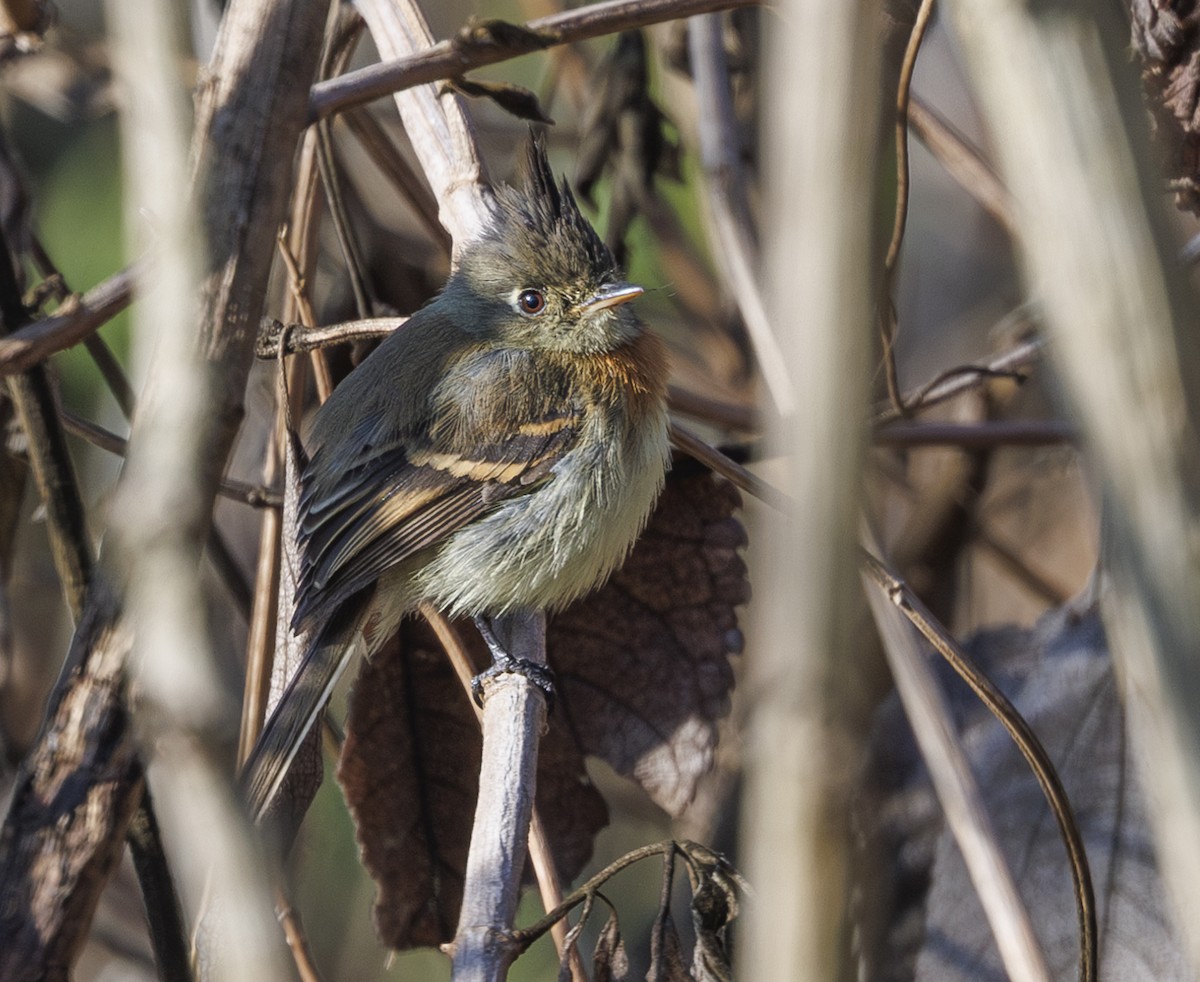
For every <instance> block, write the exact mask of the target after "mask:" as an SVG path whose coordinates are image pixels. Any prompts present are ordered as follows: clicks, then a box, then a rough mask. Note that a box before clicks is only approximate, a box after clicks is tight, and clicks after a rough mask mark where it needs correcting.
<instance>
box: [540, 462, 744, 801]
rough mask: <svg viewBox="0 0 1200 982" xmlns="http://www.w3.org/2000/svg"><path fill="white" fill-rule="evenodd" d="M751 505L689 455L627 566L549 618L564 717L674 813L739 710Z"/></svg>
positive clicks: (594, 750) (588, 745)
mask: <svg viewBox="0 0 1200 982" xmlns="http://www.w3.org/2000/svg"><path fill="white" fill-rule="evenodd" d="M740 503H741V499H740V497H739V495H738V493H737V491H736V490H735V489H734V488H733V486H732V485H730V484H729V483H728V482H727V481H725V480H723V479H720V478H716V477H714V476H713V475H712V474H710V473H709V472H708V471H706V470H704V469H702V468H701V467H699V465H694V464H692V463H690V462H686V461H684V462H680V463H677V464H676V466H675V469H674V470H673V471H672V472H671V475H670V477H669V479H668V481H667V487H666V490H665V491H664V492H663V495H662V498H661V499H660V501H659V504H658V507H657V508H656V509H655V511H654V514H653V515H652V516H651V519H650V522H649V525H648V526H647V528H646V531H645V532H644V533H643V535H642V537H641V539H639V540H638V543H637V545H636V546H634V549H633V551H632V553H630V556H629V559H628V561H627V562H626V563H625V566H624V567H623V568H622V569H621V570H620V571H619V572H617V573H616V574H614V576H613V577H612V579H611V580H610V581H609V582H608V583H607V584H606V585H605V586H603V587H602V588H601V589H599V590H597V591H596V592H594V593H592V594H590V595H589V596H587V597H584V598H583V599H582V600H580V601H579V602H577V603H576V604H574V605H572V606H571V607H570V608H568V609H567V610H565V611H563V612H562V613H561V614H559V615H557V616H555V617H553V618H552V619H551V620H550V623H549V625H548V628H547V648H548V651H549V657H550V662H551V665H552V666H553V668H554V671H555V674H556V676H557V680H558V708H556V710H555V714H554V715H555V716H557V717H559V718H560V719H561V720H562V721H563V722H564V723H565V724H566V725H567V726H568V727H569V728H570V730H571V732H572V733H573V734H574V736H575V738H576V740H577V741H578V743H579V746H580V747H581V748H582V749H583V750H584V751H585V752H586V753H589V754H594V755H595V756H597V757H600V758H601V759H603V760H604V761H606V762H607V763H608V764H609V765H611V766H612V767H613V768H614V769H615V770H616V771H617V772H618V773H620V774H624V775H627V776H630V777H632V778H633V779H634V780H636V781H637V782H638V783H639V784H641V785H642V787H643V788H644V789H645V790H646V792H647V793H648V794H649V795H650V797H651V798H652V799H653V800H654V801H655V802H657V803H658V804H659V805H660V806H661V807H662V808H664V809H665V810H666V811H667V812H669V813H670V814H671V815H678V814H679V813H680V812H681V811H682V810H683V808H684V807H685V806H686V805H687V804H688V802H690V801H691V799H692V796H693V795H694V793H695V790H696V783H697V781H698V780H699V779H700V777H701V776H702V775H703V774H704V773H705V772H706V771H707V770H708V769H709V767H710V765H711V763H712V755H713V749H714V747H715V745H716V740H717V728H716V723H717V721H718V720H719V719H720V718H721V717H722V716H723V715H724V714H725V713H726V712H728V709H729V694H730V691H731V690H732V688H733V670H732V667H731V666H730V664H729V656H730V655H731V654H736V653H738V652H740V650H741V644H742V637H741V633H740V632H739V630H738V627H737V614H736V608H737V606H738V605H740V604H743V603H745V602H746V601H747V600H748V599H749V591H750V588H749V583H748V581H747V579H746V566H745V563H744V562H743V561H742V558H741V556H740V555H739V553H738V550H739V549H740V548H741V547H742V546H743V545H745V542H746V537H745V531H744V529H743V528H742V526H741V523H740V522H739V521H738V520H737V519H736V518H735V517H734V511H735V510H736V509H737V507H738V506H739V505H740Z"/></svg>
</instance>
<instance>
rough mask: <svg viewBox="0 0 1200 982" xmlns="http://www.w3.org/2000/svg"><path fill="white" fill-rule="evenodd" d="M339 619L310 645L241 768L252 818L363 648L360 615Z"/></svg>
mask: <svg viewBox="0 0 1200 982" xmlns="http://www.w3.org/2000/svg"><path fill="white" fill-rule="evenodd" d="M340 620H341V623H337V621H335V622H334V623H332V624H330V625H329V626H328V627H326V629H325V630H323V631H322V632H321V633H320V634H319V635H317V637H316V638H315V640H314V641H313V642H312V643H311V644H310V645H309V647H308V650H307V651H306V652H305V654H304V657H303V659H301V661H300V665H299V667H298V668H297V669H296V671H295V673H294V674H293V675H292V678H291V681H289V682H288V685H287V688H286V689H284V691H283V695H282V696H281V697H280V699H279V701H278V702H277V703H276V704H275V709H274V711H273V712H272V713H271V715H270V717H269V718H268V719H267V722H266V725H265V726H264V727H263V731H262V733H261V734H259V737H258V742H257V743H255V745H254V749H253V750H252V751H251V752H250V756H249V757H248V758H247V759H246V765H245V767H243V768H242V777H241V784H242V789H243V795H244V797H245V800H246V804H247V806H248V808H249V810H250V815H251V817H252V818H253V819H254V820H255V821H256V822H257V821H259V820H260V819H261V818H262V816H263V814H264V813H265V812H266V810H267V807H268V806H269V805H270V804H271V801H272V800H273V799H274V797H275V795H276V793H277V792H278V791H279V787H280V785H282V784H283V780H284V778H285V777H287V774H288V771H289V769H290V768H291V765H292V761H293V760H294V759H295V757H296V753H297V751H298V750H299V749H300V746H301V744H302V743H303V742H304V738H305V737H306V736H307V735H308V732H309V731H310V730H311V729H312V726H313V723H315V722H316V721H317V719H318V718H319V717H320V715H321V713H322V711H323V710H324V709H325V705H326V703H328V702H329V696H330V693H332V692H333V688H334V686H335V685H337V682H338V679H340V678H341V676H342V672H343V671H344V670H345V668H346V666H347V665H348V664H349V663H350V661H351V659H352V658H353V657H354V656H355V655H356V654H357V651H358V649H360V648H361V647H362V644H363V642H362V634H361V631H360V627H361V618H360V617H348V618H343V619H340Z"/></svg>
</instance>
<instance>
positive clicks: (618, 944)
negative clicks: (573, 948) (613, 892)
mask: <svg viewBox="0 0 1200 982" xmlns="http://www.w3.org/2000/svg"><path fill="white" fill-rule="evenodd" d="M630 979H632V976H631V975H630V974H629V956H628V955H627V954H626V953H625V941H624V940H623V939H622V937H621V926H620V924H618V923H617V915H616V914H609V915H608V920H607V921H605V922H604V927H603V929H602V930H601V931H600V937H598V938H597V939H596V951H595V954H594V955H593V957H592V982H630Z"/></svg>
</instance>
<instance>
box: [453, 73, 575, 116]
mask: <svg viewBox="0 0 1200 982" xmlns="http://www.w3.org/2000/svg"><path fill="white" fill-rule="evenodd" d="M446 88H449V89H453V90H454V91H455V92H458V93H461V94H462V95H465V96H470V97H471V98H472V99H490V100H491V101H492V102H494V103H495V104H496V105H497V106H499V107H500V108H501V109H503V110H504V111H505V112H506V113H509V114H510V115H512V116H516V117H517V119H528V120H531V121H532V122H534V123H546V124H547V125H549V126H553V125H554V120H553V119H551V118H550V116H549V114H547V112H546V110H544V109H543V108H542V104H541V102H540V101H538V97H537V96H536V95H534V94H533V93H532V92H530V91H529V89H527V88H525V86H523V85H517V84H516V83H514V82H497V81H484V80H483V79H474V78H454V79H450V80H449V81H447V82H446Z"/></svg>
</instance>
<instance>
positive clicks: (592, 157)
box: [575, 31, 680, 262]
mask: <svg viewBox="0 0 1200 982" xmlns="http://www.w3.org/2000/svg"><path fill="white" fill-rule="evenodd" d="M647 78H648V69H647V56H646V42H645V39H644V38H643V37H642V33H641V32H640V31H626V32H624V33H623V34H621V35H619V36H618V38H617V43H616V44H615V45H614V46H613V48H612V49H611V51H610V52H609V54H608V55H607V56H606V57H605V58H604V60H603V61H602V62H601V63H600V64H599V65H598V66H597V68H596V72H595V86H594V92H595V95H594V97H593V98H592V101H591V103H590V105H589V106H588V108H587V111H586V112H585V114H584V117H583V120H582V121H581V123H580V134H581V136H580V145H579V154H578V164H577V167H576V172H575V186H576V188H577V189H578V190H579V193H580V195H581V196H582V197H583V198H584V199H585V200H587V201H590V200H591V191H592V188H593V186H594V185H595V183H596V182H597V181H598V180H599V179H600V177H601V175H602V174H603V173H604V171H605V170H606V169H607V170H611V172H612V190H611V202H610V208H609V218H608V228H607V229H606V230H605V239H606V241H607V242H608V244H609V245H610V246H611V247H612V249H613V251H614V253H615V254H616V256H617V260H618V261H619V262H620V261H623V251H624V238H625V233H626V232H627V231H628V228H629V223H630V222H631V221H632V220H633V218H634V217H635V216H636V215H637V214H638V213H639V212H640V211H642V210H644V209H643V208H642V207H641V205H642V204H643V203H644V201H645V200H646V198H647V196H648V195H650V194H652V193H653V184H654V177H655V175H656V174H661V175H663V176H666V177H671V178H674V179H675V180H678V179H679V177H680V170H679V147H678V145H677V144H676V143H674V142H673V141H672V140H671V139H669V138H668V136H667V134H666V132H665V126H666V123H667V118H666V116H665V115H664V114H663V112H662V111H661V110H660V109H659V108H658V106H657V105H655V103H654V101H653V100H652V99H651V98H650V96H649V95H648V92H649V88H648V86H647V84H646V83H647Z"/></svg>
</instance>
